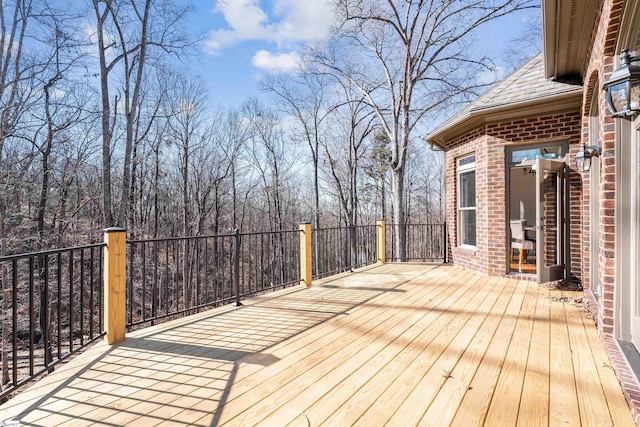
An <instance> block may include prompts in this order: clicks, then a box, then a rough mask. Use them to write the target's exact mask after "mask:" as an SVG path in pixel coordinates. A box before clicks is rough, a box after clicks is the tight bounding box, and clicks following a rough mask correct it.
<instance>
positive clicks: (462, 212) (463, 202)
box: [457, 155, 476, 246]
mask: <svg viewBox="0 0 640 427" xmlns="http://www.w3.org/2000/svg"><path fill="white" fill-rule="evenodd" d="M475 162H476V156H475V155H470V156H466V157H462V158H460V159H458V162H457V164H458V236H459V240H458V244H459V245H464V246H475V245H476V163H475Z"/></svg>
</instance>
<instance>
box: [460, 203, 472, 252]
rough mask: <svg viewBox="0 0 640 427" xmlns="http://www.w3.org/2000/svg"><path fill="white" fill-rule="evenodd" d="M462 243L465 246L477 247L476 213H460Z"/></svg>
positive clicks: (468, 211) (470, 211)
mask: <svg viewBox="0 0 640 427" xmlns="http://www.w3.org/2000/svg"><path fill="white" fill-rule="evenodd" d="M460 232H461V233H460V243H461V244H463V245H469V246H475V245H476V211H475V209H473V210H467V211H460Z"/></svg>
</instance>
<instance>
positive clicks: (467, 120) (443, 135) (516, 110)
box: [425, 87, 582, 151]
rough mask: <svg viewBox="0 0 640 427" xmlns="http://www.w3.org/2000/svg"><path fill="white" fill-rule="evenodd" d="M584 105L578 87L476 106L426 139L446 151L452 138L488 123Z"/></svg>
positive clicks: (580, 89) (577, 107)
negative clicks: (508, 101)
mask: <svg viewBox="0 0 640 427" xmlns="http://www.w3.org/2000/svg"><path fill="white" fill-rule="evenodd" d="M581 105H582V87H577V88H576V89H575V90H571V91H567V92H563V93H559V94H555V95H549V96H545V97H540V98H534V99H528V100H524V101H520V102H513V103H510V104H505V105H498V106H491V107H487V108H478V109H473V110H470V111H468V112H466V113H465V114H464V115H462V116H459V117H457V118H456V120H455V121H452V122H451V123H446V124H445V125H444V126H441V127H440V128H439V129H438V130H436V131H435V132H432V133H430V134H429V135H427V136H426V137H425V140H426V141H427V142H428V143H429V144H432V145H435V146H437V147H439V148H440V149H442V150H445V151H446V150H448V148H449V147H448V141H451V140H453V139H454V138H456V137H458V136H460V135H462V134H464V133H466V132H469V131H470V130H472V129H476V128H478V127H480V126H484V125H485V124H487V123H493V122H498V121H503V120H511V119H517V118H522V117H530V116H533V115H539V114H549V113H553V112H559V111H568V110H571V109H579V108H580V106H581Z"/></svg>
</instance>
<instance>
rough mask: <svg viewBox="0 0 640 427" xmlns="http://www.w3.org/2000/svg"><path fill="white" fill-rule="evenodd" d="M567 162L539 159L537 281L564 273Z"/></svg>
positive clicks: (554, 278) (537, 166)
mask: <svg viewBox="0 0 640 427" xmlns="http://www.w3.org/2000/svg"><path fill="white" fill-rule="evenodd" d="M565 190H566V183H565V163H564V162H562V161H557V160H547V159H536V272H537V276H538V283H546V282H551V281H554V280H560V279H563V278H564V275H565V272H564V270H565V254H564V251H565V235H566V233H565V227H564V224H565Z"/></svg>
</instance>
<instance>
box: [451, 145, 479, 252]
mask: <svg viewBox="0 0 640 427" xmlns="http://www.w3.org/2000/svg"><path fill="white" fill-rule="evenodd" d="M475 157H476V154H475V153H470V154H467V155H465V156H462V157H459V158H458V159H457V160H456V166H457V167H456V169H457V170H456V177H457V182H456V186H457V190H458V191H457V195H458V197H457V199H458V200H457V203H456V204H457V206H456V208H457V218H458V239H457V240H458V246H459V247H461V248H465V249H472V250H475V249H476V245H469V244H464V243H462V240H463V234H462V232H463V231H462V212H465V211H476V205H477V204H478V200H477V198H478V196H477V192H476V188H477V186H476V188H474V193H475V194H476V199H475V200H474V203H473V206H466V207H462V206H461V198H462V188H461V182H462V180H461V179H460V177H461V175H462V174H463V173H467V172H471V171H473V172H474V174H475V171H476V159H475ZM477 224H478V217H477V214H476V226H477ZM477 238H478V236H477V232H476V238H475V239H474V240H476V244H477Z"/></svg>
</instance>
